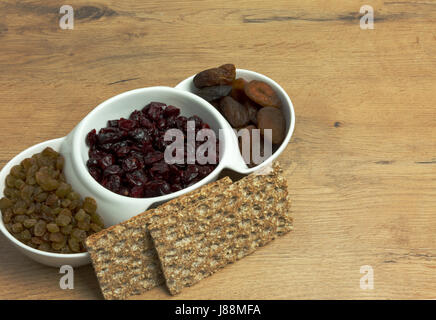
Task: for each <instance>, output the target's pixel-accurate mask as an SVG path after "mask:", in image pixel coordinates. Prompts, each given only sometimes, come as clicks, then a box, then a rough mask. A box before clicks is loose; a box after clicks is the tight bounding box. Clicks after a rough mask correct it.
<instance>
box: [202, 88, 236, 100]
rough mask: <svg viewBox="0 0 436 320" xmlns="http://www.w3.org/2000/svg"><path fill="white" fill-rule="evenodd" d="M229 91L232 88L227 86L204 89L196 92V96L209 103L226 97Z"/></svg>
mask: <svg viewBox="0 0 436 320" xmlns="http://www.w3.org/2000/svg"><path fill="white" fill-rule="evenodd" d="M231 90H232V86H227V85H218V86H213V87H204V88H202V89H200V90H199V91H198V92H197V95H198V96H200V97H202V98H203V99H204V100H206V101H209V102H210V101H213V100H216V99H219V98H222V97H224V96H226V95H228V94H229V93H230V91H231Z"/></svg>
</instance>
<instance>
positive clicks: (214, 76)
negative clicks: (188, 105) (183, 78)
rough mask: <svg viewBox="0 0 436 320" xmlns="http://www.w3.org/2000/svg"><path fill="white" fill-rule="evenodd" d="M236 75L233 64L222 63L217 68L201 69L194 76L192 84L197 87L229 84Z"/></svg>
mask: <svg viewBox="0 0 436 320" xmlns="http://www.w3.org/2000/svg"><path fill="white" fill-rule="evenodd" d="M235 77H236V68H235V65H234V64H224V65H222V66H220V67H218V68H212V69H207V70H204V71H201V72H200V73H198V74H197V75H196V76H195V77H194V80H193V81H194V85H195V86H196V87H197V88H204V87H211V86H217V85H231V84H232V81H233V80H234V79H235Z"/></svg>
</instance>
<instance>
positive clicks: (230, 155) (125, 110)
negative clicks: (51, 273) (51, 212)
mask: <svg viewBox="0 0 436 320" xmlns="http://www.w3.org/2000/svg"><path fill="white" fill-rule="evenodd" d="M237 76H238V77H244V78H246V79H247V80H252V79H258V80H262V81H265V82H267V83H269V84H270V85H271V86H272V87H273V88H274V89H275V90H276V91H277V93H278V94H279V96H280V99H281V100H282V104H283V111H284V115H285V118H286V124H287V126H286V128H287V134H286V138H285V140H284V141H283V143H282V145H281V146H280V147H279V148H278V150H276V151H275V153H274V154H273V155H272V156H271V157H270V158H268V159H267V160H266V161H265V162H263V163H262V164H260V165H258V166H257V167H254V168H248V167H247V165H246V164H245V162H244V160H243V158H242V156H241V154H240V152H239V147H238V140H237V137H236V135H235V134H234V132H233V129H232V128H231V127H230V125H229V123H228V122H227V120H226V119H225V118H224V117H223V116H222V115H221V114H220V113H219V112H218V111H217V110H216V109H215V108H214V107H213V106H212V105H210V104H209V103H208V102H207V101H205V100H203V99H202V98H200V97H198V96H197V95H195V94H193V93H191V91H194V88H193V84H192V77H190V78H188V79H186V80H184V81H182V82H181V83H180V84H179V85H178V86H177V87H176V88H170V87H150V88H142V89H136V90H131V91H127V92H124V93H121V94H119V95H117V96H115V97H112V98H110V99H108V100H106V101H104V102H102V103H101V104H100V105H98V106H97V107H96V108H95V109H94V110H92V111H91V112H90V113H89V114H88V115H87V116H86V117H85V118H84V119H83V120H82V121H80V122H79V124H78V125H77V126H76V127H75V128H74V129H73V130H72V131H71V133H70V134H68V136H66V137H64V138H59V139H55V140H50V141H46V142H43V143H40V144H38V145H35V146H32V147H30V148H28V149H26V150H24V151H23V152H21V153H20V154H19V155H17V156H16V157H14V158H13V159H12V160H11V161H9V162H8V163H7V164H6V165H5V166H4V168H3V169H2V170H1V172H0V197H3V190H4V186H5V178H6V176H7V175H8V174H9V172H10V169H11V168H12V166H14V165H16V164H19V163H20V162H21V161H22V160H23V159H25V158H28V157H31V156H32V155H33V154H35V153H38V152H41V151H42V150H43V149H44V148H45V147H47V146H50V147H52V148H53V149H55V150H57V151H59V152H61V154H62V155H63V156H64V157H65V166H64V174H65V177H66V179H67V181H68V183H70V184H71V185H72V187H73V189H74V190H75V191H77V192H78V193H79V194H81V195H82V197H85V196H90V197H93V198H94V199H95V200H96V201H97V205H98V213H99V214H100V215H101V216H102V218H103V220H104V222H105V225H106V226H107V227H108V226H111V225H114V224H117V223H119V222H122V221H125V220H127V219H129V218H131V217H133V216H135V215H137V214H138V213H140V212H143V211H145V210H147V209H148V208H149V207H150V206H152V205H157V204H160V203H163V202H165V201H168V200H170V199H172V198H175V197H178V196H180V195H183V194H185V193H188V192H190V191H192V190H194V189H196V188H198V187H200V186H202V185H204V184H207V183H209V182H211V181H214V180H216V179H217V177H218V175H219V173H220V172H221V171H222V170H223V169H225V168H228V169H231V170H234V171H236V172H239V173H242V174H248V173H250V172H253V171H255V170H258V169H260V168H262V167H264V166H267V165H268V164H270V163H271V162H272V161H273V160H274V159H275V158H276V157H277V156H278V155H279V154H280V153H281V152H282V151H283V150H284V149H285V147H286V145H287V143H288V142H289V139H290V138H291V135H292V132H293V130H294V123H295V116H294V109H293V106H292V102H291V100H290V99H289V97H288V96H287V94H286V93H285V91H284V90H283V89H282V88H281V87H280V86H279V85H278V84H277V83H275V82H274V81H272V80H271V79H269V78H267V77H265V76H263V75H260V74H258V73H255V72H251V71H247V70H240V69H238V70H237ZM152 101H159V102H164V103H166V104H167V105H174V106H177V107H179V108H180V109H181V115H185V116H192V115H198V116H199V117H200V118H202V119H203V120H204V121H205V122H207V123H208V124H209V125H210V127H211V128H212V129H213V130H214V131H215V132H216V133H217V135H218V131H219V130H220V129H221V130H222V133H223V135H222V138H221V140H220V149H221V151H220V163H219V164H218V166H217V167H216V168H215V170H214V171H212V173H210V174H209V175H208V176H207V177H205V178H204V179H202V180H201V181H199V182H197V183H196V184H194V185H192V186H190V187H188V188H186V189H183V190H180V191H178V192H174V193H171V194H168V195H164V196H159V197H154V198H143V199H137V198H130V197H125V196H121V195H118V194H116V193H113V192H111V191H109V190H108V189H106V188H104V187H103V186H101V185H100V184H99V183H98V182H97V181H95V180H94V179H93V178H92V176H91V175H90V174H89V173H88V170H87V168H86V161H87V160H88V150H89V148H88V146H87V145H86V143H85V138H86V135H87V133H88V132H89V131H90V130H92V129H96V130H97V131H98V130H99V129H100V128H102V127H105V126H106V124H107V121H108V120H111V119H119V118H121V117H124V118H127V117H128V116H129V115H130V113H131V112H132V111H134V110H135V109H142V108H143V107H144V106H145V105H146V104H148V103H149V102H152ZM0 230H1V231H2V232H3V234H4V235H5V236H6V238H7V239H8V240H9V241H11V242H12V244H13V245H15V246H16V247H17V248H18V249H19V250H20V251H21V252H22V253H24V254H25V255H27V256H28V257H30V258H32V259H34V260H35V261H38V262H40V263H43V264H46V265H49V266H60V265H64V264H69V265H72V266H80V265H84V264H87V263H89V255H88V254H87V253H77V254H56V253H48V252H43V251H40V250H36V249H33V248H31V247H29V246H26V245H25V244H23V243H21V242H20V241H18V240H17V239H15V238H14V237H13V236H12V235H11V234H10V233H9V232H8V231H7V230H6V228H5V226H4V224H3V220H2V219H0Z"/></svg>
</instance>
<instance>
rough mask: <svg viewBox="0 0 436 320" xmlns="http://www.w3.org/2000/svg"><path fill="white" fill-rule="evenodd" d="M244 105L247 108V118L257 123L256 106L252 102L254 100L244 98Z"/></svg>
mask: <svg viewBox="0 0 436 320" xmlns="http://www.w3.org/2000/svg"><path fill="white" fill-rule="evenodd" d="M244 106H245V107H246V108H247V110H248V118H249V119H250V121H251V122H252V123H253V124H255V125H257V107H256V105H255V104H254V102H251V101H250V100H246V101H245V102H244Z"/></svg>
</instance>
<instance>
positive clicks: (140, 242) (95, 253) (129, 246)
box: [86, 177, 232, 299]
mask: <svg viewBox="0 0 436 320" xmlns="http://www.w3.org/2000/svg"><path fill="white" fill-rule="evenodd" d="M231 183H232V181H231V179H230V178H228V177H225V178H223V179H221V180H218V181H216V182H213V183H210V184H208V185H205V186H202V187H201V188H199V189H197V190H194V191H192V192H190V193H188V194H186V195H184V196H182V197H180V198H176V199H173V200H171V201H169V202H166V203H164V204H162V205H161V206H159V207H158V208H156V209H150V210H148V211H146V212H143V213H141V214H139V215H137V216H135V217H133V218H131V219H129V220H127V221H125V222H122V223H120V224H118V225H115V226H112V227H109V228H107V229H104V230H102V231H100V232H98V233H95V234H93V235H92V236H90V237H88V238H87V239H86V246H87V249H88V252H89V254H90V256H91V260H92V264H93V266H94V270H95V273H96V275H97V279H98V281H99V283H100V288H101V291H102V293H103V296H104V298H105V299H126V298H128V297H129V296H132V295H137V294H141V293H144V292H145V291H147V290H149V289H151V288H153V287H155V286H158V285H160V284H162V283H164V281H165V279H164V277H163V275H162V271H161V267H160V263H159V259H158V257H157V254H156V250H155V248H154V245H153V242H152V240H151V237H150V234H149V232H148V231H147V225H148V224H149V223H150V222H152V221H154V220H156V219H158V218H159V217H161V216H164V215H167V214H169V215H172V214H174V213H175V211H178V210H183V209H185V208H186V207H189V206H191V205H195V204H196V203H197V202H199V201H201V200H203V199H205V198H206V197H214V196H215V195H216V194H218V193H220V192H221V190H222V189H225V188H226V187H227V186H229V185H230V184H231Z"/></svg>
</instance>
